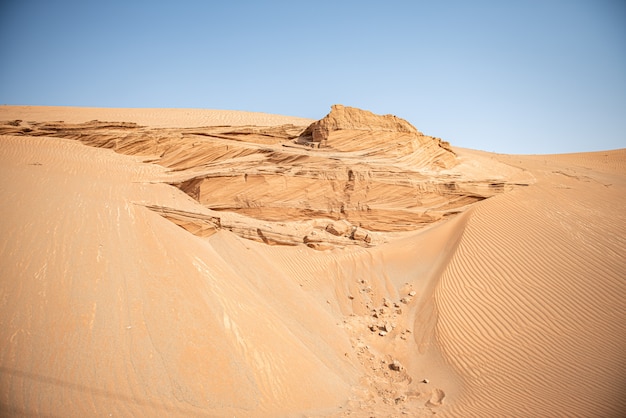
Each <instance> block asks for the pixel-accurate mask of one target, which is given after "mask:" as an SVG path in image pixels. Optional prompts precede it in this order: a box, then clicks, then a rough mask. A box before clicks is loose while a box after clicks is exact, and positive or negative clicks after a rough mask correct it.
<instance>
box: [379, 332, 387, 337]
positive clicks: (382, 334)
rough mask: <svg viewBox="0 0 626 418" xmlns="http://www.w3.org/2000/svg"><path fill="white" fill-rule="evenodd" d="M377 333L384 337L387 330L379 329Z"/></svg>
mask: <svg viewBox="0 0 626 418" xmlns="http://www.w3.org/2000/svg"><path fill="white" fill-rule="evenodd" d="M378 335H380V336H381V337H384V336H385V335H387V332H386V331H380V332H379V333H378Z"/></svg>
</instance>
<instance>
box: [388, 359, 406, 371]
mask: <svg viewBox="0 0 626 418" xmlns="http://www.w3.org/2000/svg"><path fill="white" fill-rule="evenodd" d="M389 368H390V369H391V370H393V371H395V372H399V371H401V370H402V369H403V368H404V367H403V366H402V363H400V362H399V361H398V360H394V361H393V363H391V364H389Z"/></svg>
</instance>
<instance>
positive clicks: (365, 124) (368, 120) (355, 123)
mask: <svg viewBox="0 0 626 418" xmlns="http://www.w3.org/2000/svg"><path fill="white" fill-rule="evenodd" d="M339 130H357V131H368V132H372V131H383V132H405V133H414V134H417V135H422V133H421V132H419V131H418V130H417V129H415V127H414V126H413V125H411V124H410V123H409V122H407V121H405V120H404V119H401V118H399V117H397V116H393V115H376V114H374V113H372V112H370V111H367V110H362V109H357V108H355V107H347V106H343V105H340V104H336V105H333V106H332V107H331V110H330V113H329V114H328V115H326V117H324V118H323V119H320V120H318V121H315V122H313V123H312V124H311V125H309V127H308V128H306V129H305V130H304V132H302V134H301V135H300V138H298V141H299V142H301V143H302V142H314V143H320V144H324V143H325V141H327V140H328V137H329V136H330V133H331V132H333V131H339Z"/></svg>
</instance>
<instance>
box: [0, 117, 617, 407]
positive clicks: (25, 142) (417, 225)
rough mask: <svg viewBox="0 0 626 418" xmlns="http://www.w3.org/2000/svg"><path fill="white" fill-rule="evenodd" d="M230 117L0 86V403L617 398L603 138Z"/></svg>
mask: <svg viewBox="0 0 626 418" xmlns="http://www.w3.org/2000/svg"><path fill="white" fill-rule="evenodd" d="M142 112H144V113H142ZM146 112H147V113H146ZM157 116H159V117H162V118H163V120H166V122H158V119H159V118H158V117H157ZM244 116H245V117H244ZM255 117H256V118H258V117H260V116H259V115H256V114H254V115H249V114H242V113H240V112H234V113H232V114H229V113H228V112H215V111H198V112H197V113H194V114H192V115H191V116H190V115H186V114H184V111H183V110H179V109H174V110H165V109H163V110H150V111H147V110H141V111H140V110H126V109H76V108H71V109H69V108H38V107H10V106H2V107H0V121H3V123H2V125H1V126H0V128H1V129H2V133H3V135H2V136H0V181H1V183H0V216H2V222H0V236H2V237H3V238H2V241H1V242H0V277H1V278H2V280H1V281H0V411H2V415H3V416H4V415H7V416H85V415H104V416H108V415H111V414H112V415H113V416H115V415H123V416H155V415H168V416H335V417H347V416H357V417H358V416H363V417H369V416H402V415H406V416H431V415H432V414H434V413H436V414H437V415H439V416H493V417H499V416H561V415H564V416H569V415H576V416H619V415H620V414H621V412H622V411H623V410H624V409H625V408H626V404H624V397H623V396H622V394H623V393H624V389H625V388H626V380H625V376H624V372H623V371H624V369H625V368H624V366H625V365H626V358H625V357H624V354H623V350H621V347H622V346H623V344H624V342H625V341H626V327H624V323H626V317H625V315H626V314H625V313H626V309H625V308H626V306H624V305H625V302H624V298H623V295H624V294H625V291H626V289H625V286H626V285H625V282H624V280H623V274H624V272H625V271H626V257H624V249H625V248H626V239H625V237H626V218H625V216H624V214H623V210H622V208H623V207H624V199H625V196H626V151H625V150H614V151H606V152H598V153H580V154H563V155H546V156H542V155H538V156H514V155H498V154H490V153H485V152H478V151H472V150H466V149H457V148H454V147H450V148H449V150H446V149H445V148H444V151H446V152H451V153H453V154H452V155H451V158H452V159H451V160H450V161H449V164H447V165H441V164H439V165H437V164H432V163H433V161H435V159H429V158H422V157H419V158H417V159H413V161H421V163H419V164H421V165H419V166H418V167H415V166H411V165H410V164H407V161H408V160H410V159H411V158H414V157H415V154H412V153H407V154H403V155H404V156H403V155H392V154H390V153H389V151H384V152H382V151H381V152H380V153H378V154H377V155H369V156H366V155H364V154H363V153H364V152H365V153H366V152H369V151H368V150H371V149H372V148H374V149H375V148H376V147H380V150H383V149H384V147H383V145H384V144H383V143H384V138H388V136H385V135H396V133H393V132H392V133H391V134H390V133H387V134H381V133H380V131H377V132H376V133H373V132H370V133H369V134H368V131H367V130H365V131H363V130H362V129H361V132H360V133H359V134H358V135H359V138H361V140H362V141H363V143H367V144H368V146H367V149H366V150H347V149H343V150H341V149H332V143H331V142H332V140H333V135H334V138H336V139H338V140H339V143H341V141H342V140H343V139H346V138H348V136H352V137H354V136H353V135H354V130H352V129H345V126H344V127H343V128H341V129H337V130H335V131H333V132H334V133H331V134H330V135H329V136H328V144H329V145H330V147H326V148H324V147H320V148H314V149H313V148H311V147H309V146H306V145H305V146H302V144H298V140H297V138H298V136H299V135H300V134H301V133H302V132H303V131H304V130H305V129H306V127H307V126H308V125H309V123H310V122H311V121H303V120H300V121H298V120H297V119H293V118H284V117H278V116H276V117H274V116H262V117H261V118H260V119H254V118H255ZM142 118H143V119H142ZM177 118H178V119H177ZM246 118H247V119H246ZM150 120H152V122H150ZM211 120H213V121H220V120H221V122H214V123H211V122H209V121H211ZM60 121H63V122H60ZM98 121H100V122H98ZM198 121H199V123H198ZM159 123H162V124H161V125H159ZM216 124H219V125H221V126H217V125H216ZM224 125H228V126H224ZM348 131H350V132H348ZM416 131H417V130H416ZM417 132H419V131H417ZM377 135H380V136H378V138H379V139H380V141H381V143H380V144H379V143H377V142H376V139H375V137H377ZM394 138H395V139H394V140H400V139H399V138H405V137H403V136H395V137H394ZM406 141H407V142H406V143H408V142H410V141H412V139H408V138H407V139H406ZM429 141H430V140H429ZM346 144H348V142H346ZM432 144H434V146H438V145H437V144H438V142H437V141H436V140H435V139H434V138H433V141H432ZM341 146H343V145H341ZM406 149H408V148H406ZM375 151H376V150H375ZM402 152H405V151H402ZM416 152H417V153H418V154H419V152H424V151H423V150H421V149H420V150H417V151H416ZM437 152H443V151H439V150H437ZM423 155H433V154H423ZM441 155H445V154H441ZM407 158H408V159H407ZM411 167H412V168H411ZM348 170H352V173H353V174H352V178H353V180H354V181H353V182H352V183H351V182H350V175H349V173H348ZM304 173H307V174H306V175H304ZM320 173H325V174H324V175H323V176H322V174H320ZM333 173H334V174H333ZM246 174H247V181H248V183H247V184H248V187H247V188H246V187H242V184H244V185H245V180H246V177H245V175H246ZM339 174H341V175H339ZM307 176H308V177H307ZM261 177H263V181H260V178H261ZM307 178H308V179H312V180H313V182H312V185H311V186H307V183H306V181H304V180H306V179H307ZM233 179H236V180H238V181H240V182H241V184H240V183H239V182H238V181H233ZM255 179H256V180H255ZM270 179H271V180H270ZM194 181H196V182H197V183H199V184H204V186H202V187H199V190H198V192H197V193H194V191H193V190H194V188H193V187H192V183H193V182H194ZM281 182H282V183H281ZM350 187H352V189H351V190H350ZM239 188H241V189H239ZM376 190H378V191H376ZM229 191H230V192H231V193H235V194H239V195H240V196H243V194H245V193H247V196H248V198H249V199H253V200H251V201H254V205H249V207H248V208H247V210H241V208H238V207H237V206H236V205H232V203H229V204H228V205H225V203H226V202H228V200H227V199H228V196H229ZM418 193H422V194H419V196H420V198H419V200H420V203H419V204H420V205H422V206H421V207H422V209H421V210H422V212H426V213H430V212H433V213H436V212H437V211H439V212H440V213H446V214H447V215H445V216H436V217H433V218H432V219H430V220H429V222H420V221H416V218H414V217H412V216H413V215H411V209H410V208H411V207H414V206H415V204H416V203H415V200H411V198H410V197H411V196H413V199H415V196H416V194H418ZM264 196H266V197H264ZM325 196H332V197H333V198H334V199H337V201H338V202H342V201H343V204H344V210H343V213H342V211H341V210H337V211H336V212H332V214H333V215H332V216H330V214H331V212H330V211H327V208H328V206H322V205H320V206H318V207H317V209H316V210H317V212H316V211H315V210H312V209H315V205H316V204H319V202H323V199H324V197H325ZM368 196H369V198H371V199H373V201H372V202H371V203H370V205H371V206H372V207H374V208H376V205H379V206H377V208H378V210H381V212H380V213H381V214H382V215H380V214H379V215H377V216H378V217H377V218H376V219H383V218H384V217H386V216H391V217H392V221H390V222H388V223H385V222H382V221H380V222H379V221H377V222H378V223H377V224H376V225H378V227H377V228H371V225H370V228H368V227H367V225H368V223H367V222H370V223H371V222H372V218H367V217H365V216H362V215H359V211H358V210H357V209H356V206H355V207H351V206H350V204H354V203H355V202H358V201H359V199H360V200H361V201H364V200H363V199H366V198H367V197H368ZM464 196H465V197H464ZM468 196H474V197H476V196H480V198H473V199H468V200H465V201H464V200H463V199H464V198H467V197H468ZM348 198H350V200H348ZM212 199H213V200H212ZM289 199H293V203H291V206H288V207H287V206H286V207H287V208H288V209H289V210H285V208H283V209H281V211H282V212H280V211H278V212H277V211H275V209H272V210H274V212H272V211H268V209H267V208H268V207H270V208H271V206H272V203H275V202H276V201H278V202H283V203H286V202H289V201H290V200H289ZM374 200H375V202H374ZM216 202H218V203H219V202H221V203H219V205H223V207H215V206H212V205H215V204H216ZM316 202H318V203H316ZM374 203H376V205H375V204H374ZM306 205H309V207H308V210H307V211H299V212H298V211H297V210H298V209H299V208H302V207H306ZM411 205H414V206H411ZM264 208H265V209H264ZM320 208H325V209H324V210H323V211H321V209H320ZM248 209H257V210H248ZM382 209H384V211H382ZM426 209H428V210H427V211H426ZM351 212H354V213H351ZM370 212H371V211H370ZM364 213H365V214H367V211H364ZM357 215H358V216H357ZM359 216H360V217H359ZM403 222H404V225H405V226H410V227H403V228H397V227H396V228H394V227H393V225H395V224H402V223H403ZM329 225H330V227H329ZM354 227H356V229H353V228H354ZM313 233H314V234H313ZM368 234H371V235H368ZM355 236H356V237H357V238H358V239H355ZM368 236H369V237H370V238H369V242H367V241H366V238H367V237H368ZM305 237H308V238H307V239H304V238H305ZM320 237H322V238H320Z"/></svg>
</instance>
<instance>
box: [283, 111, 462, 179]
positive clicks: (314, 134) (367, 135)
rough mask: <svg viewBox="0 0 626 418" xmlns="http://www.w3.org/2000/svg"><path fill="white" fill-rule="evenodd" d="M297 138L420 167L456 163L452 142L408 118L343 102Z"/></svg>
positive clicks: (312, 144) (315, 145) (313, 144)
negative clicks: (418, 125)
mask: <svg viewBox="0 0 626 418" xmlns="http://www.w3.org/2000/svg"><path fill="white" fill-rule="evenodd" d="M295 142H296V143H297V144H300V145H306V146H308V147H311V148H322V149H324V148H326V149H329V150H336V151H345V152H361V153H363V154H362V155H363V156H364V157H380V158H386V159H392V160H394V161H396V162H405V163H409V164H410V165H412V166H414V167H419V168H450V167H452V166H454V165H455V164H456V156H455V154H454V152H453V151H452V148H450V144H449V143H447V142H445V141H442V140H441V139H440V138H434V137H431V136H427V135H424V134H423V133H421V132H420V131H418V130H417V129H416V128H415V127H414V126H413V125H411V124H410V123H409V122H407V121H406V120H404V119H401V118H399V117H397V116H393V115H376V114H374V113H372V112H369V111H367V110H362V109H357V108H354V107H347V106H343V105H334V106H332V108H331V111H330V113H329V114H328V115H326V116H325V117H324V118H323V119H320V120H318V121H316V122H313V123H312V124H311V125H309V126H308V127H307V128H306V129H305V130H304V131H303V132H302V134H300V136H299V137H298V138H297V139H296V140H295Z"/></svg>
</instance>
